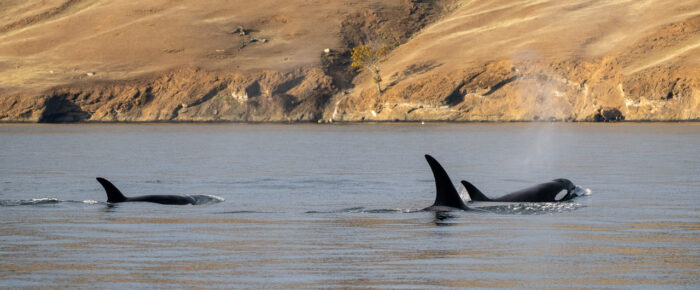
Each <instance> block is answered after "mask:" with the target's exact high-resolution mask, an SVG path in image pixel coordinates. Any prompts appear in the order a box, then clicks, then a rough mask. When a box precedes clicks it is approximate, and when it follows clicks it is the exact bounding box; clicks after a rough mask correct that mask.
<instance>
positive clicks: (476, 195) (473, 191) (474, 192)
mask: <svg viewBox="0 0 700 290" xmlns="http://www.w3.org/2000/svg"><path fill="white" fill-rule="evenodd" d="M462 185H463V186H464V189H466V190H467V193H468V194H469V198H471V200H472V201H490V200H491V199H490V198H488V197H487V196H486V195H484V194H483V193H481V190H479V189H478V188H476V186H474V185H473V184H471V183H470V182H469V181H466V180H462Z"/></svg>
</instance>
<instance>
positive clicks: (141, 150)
mask: <svg viewBox="0 0 700 290" xmlns="http://www.w3.org/2000/svg"><path fill="white" fill-rule="evenodd" d="M0 148H2V149H1V150H0V287H2V288H16V287H81V288H93V287H99V288H125V287H129V288H153V287H159V288H170V287H177V288H180V287H220V288H232V287H234V288H262V287H265V288H313V287H378V288H394V287H396V288H427V287H459V288H461V287H480V288H481V287H486V288H488V287H509V288H510V287H531V288H547V287H577V288H587V287H590V288H638V287H676V288H698V287H700V210H699V208H700V201H699V198H700V124H698V123H659V124H657V123H623V124H586V123H556V124H549V123H531V124H529V123H528V124H517V123H516V124H499V123H495V124H425V125H420V124H398V125H397V124H372V125H245V124H133V125H111V124H99V125H7V124H5V125H0ZM424 154H431V155H432V156H434V157H435V158H436V159H437V160H439V161H440V162H441V163H442V165H443V166H444V167H445V169H446V170H447V172H448V173H449V174H450V177H451V178H452V180H453V182H454V183H455V186H459V181H460V180H462V179H465V180H469V181H470V182H472V183H473V184H475V185H476V186H477V187H479V188H480V189H481V190H482V191H483V192H484V193H485V194H486V195H489V196H499V195H502V194H506V193H508V192H511V191H515V190H517V189H520V188H523V187H526V186H531V185H534V184H537V183H541V182H546V181H549V180H551V179H555V178H568V179H570V180H572V181H573V182H574V183H575V184H576V185H578V186H579V187H580V188H581V189H582V191H581V192H582V193H585V194H584V195H583V196H581V197H577V198H576V199H574V200H572V201H569V202H563V203H542V204H537V203H486V202H470V203H468V205H469V206H470V208H471V210H469V211H457V212H449V213H431V212H421V211H419V210H420V209H422V208H424V207H426V206H429V205H430V204H432V202H433V200H434V198H435V196H434V194H435V188H434V183H433V179H432V174H431V172H430V169H429V167H428V164H427V163H426V162H425V159H424V157H423V155H424ZM98 176H99V177H105V178H107V179H109V180H111V181H112V182H113V183H114V184H115V185H116V186H117V187H119V188H120V189H121V191H122V192H123V193H124V194H126V195H127V196H130V195H131V196H134V195H145V194H180V195H191V196H194V197H195V198H197V200H198V201H199V202H200V203H199V204H197V205H186V206H172V205H159V204H152V203H120V204H108V203H106V202H105V201H106V199H107V198H106V195H105V193H104V190H103V189H102V188H101V186H100V185H99V183H97V182H96V181H95V177H98ZM460 190H462V191H463V189H461V188H460Z"/></svg>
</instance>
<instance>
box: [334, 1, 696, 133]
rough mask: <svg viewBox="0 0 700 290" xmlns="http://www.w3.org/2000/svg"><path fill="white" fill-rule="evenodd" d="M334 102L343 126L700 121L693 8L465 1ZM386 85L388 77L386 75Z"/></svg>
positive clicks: (679, 5) (664, 4)
mask: <svg viewBox="0 0 700 290" xmlns="http://www.w3.org/2000/svg"><path fill="white" fill-rule="evenodd" d="M461 4H462V5H461V6H460V7H459V8H458V9H457V10H456V11H454V12H453V13H452V14H450V15H448V16H446V17H444V18H443V19H440V20H439V21H437V22H436V23H434V24H432V25H430V26H429V27H427V28H425V29H424V30H423V31H422V32H421V33H420V34H418V35H416V36H415V37H414V38H413V39H411V41H409V42H408V43H406V44H404V45H402V46H401V47H399V48H397V49H396V50H394V51H393V52H392V54H391V55H390V56H389V58H388V60H387V61H386V62H385V63H384V72H383V73H384V75H385V77H384V79H386V80H387V81H386V82H385V84H384V85H385V87H386V92H385V93H384V94H383V95H381V96H380V95H379V94H378V92H377V90H376V88H375V87H374V84H373V83H372V82H371V80H370V77H369V76H368V75H360V76H359V77H358V78H357V79H356V84H357V87H356V88H355V89H354V90H352V91H350V92H349V93H348V94H347V95H344V96H339V97H338V98H336V99H335V100H334V103H335V104H336V106H335V107H333V108H331V109H329V110H328V111H327V112H326V116H327V117H328V118H334V119H341V120H477V121H482V120H621V119H626V120H697V119H700V5H698V2H697V1H659V0H657V1H547V0H540V1H534V0H533V1H503V0H498V1H462V2H461ZM386 76H388V77H386Z"/></svg>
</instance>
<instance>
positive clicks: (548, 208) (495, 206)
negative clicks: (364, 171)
mask: <svg viewBox="0 0 700 290" xmlns="http://www.w3.org/2000/svg"><path fill="white" fill-rule="evenodd" d="M462 189H463V188H462ZM571 194H572V199H569V200H567V201H562V202H497V203H495V202H470V200H469V198H468V196H469V195H468V194H466V192H465V194H464V195H462V192H460V196H463V197H462V199H464V201H465V202H468V203H467V206H468V207H469V210H470V211H478V212H486V213H495V214H509V215H537V214H551V213H562V212H569V211H573V210H576V209H579V208H582V207H585V205H583V204H580V203H577V202H574V199H575V198H576V197H581V196H588V195H591V190H590V189H588V188H581V187H578V186H576V188H575V189H574V190H573V192H572V193H571ZM465 197H466V198H465ZM416 212H423V210H422V209H401V208H393V209H368V208H365V207H350V208H344V209H339V210H331V211H307V212H306V213H308V214H324V213H326V214H328V213H368V214H376V213H416Z"/></svg>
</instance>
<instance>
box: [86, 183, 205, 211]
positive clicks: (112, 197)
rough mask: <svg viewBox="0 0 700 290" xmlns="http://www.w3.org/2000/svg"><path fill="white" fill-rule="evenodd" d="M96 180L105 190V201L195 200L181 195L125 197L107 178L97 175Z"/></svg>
mask: <svg viewBox="0 0 700 290" xmlns="http://www.w3.org/2000/svg"><path fill="white" fill-rule="evenodd" d="M96 179H97V182H99V183H100V184H102V187H104V188H105V191H106V192H107V202H109V203H118V202H130V201H143V202H153V203H160V204H177V205H184V204H195V203H196V202H197V201H196V200H195V199H194V198H193V197H191V196H183V195H142V196H134V197H126V196H124V194H122V193H121V191H119V189H117V187H116V186H114V184H112V183H111V182H109V181H108V180H107V179H104V178H102V177H97V178H96Z"/></svg>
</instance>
